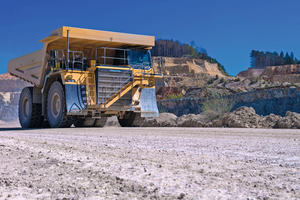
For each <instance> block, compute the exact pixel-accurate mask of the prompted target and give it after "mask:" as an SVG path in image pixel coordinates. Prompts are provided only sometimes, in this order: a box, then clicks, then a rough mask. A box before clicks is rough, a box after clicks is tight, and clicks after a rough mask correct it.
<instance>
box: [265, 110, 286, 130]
mask: <svg viewBox="0 0 300 200" xmlns="http://www.w3.org/2000/svg"><path fill="white" fill-rule="evenodd" d="M281 118H282V117H281V116H279V115H274V114H273V113H271V114H270V115H267V116H265V117H262V118H261V119H260V121H259V125H260V126H261V127H263V128H274V127H275V125H276V122H277V121H278V120H280V119H281Z"/></svg>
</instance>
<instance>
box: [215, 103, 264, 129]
mask: <svg viewBox="0 0 300 200" xmlns="http://www.w3.org/2000/svg"><path fill="white" fill-rule="evenodd" d="M261 118H262V116H260V115H257V114H256V112H255V110H254V109H253V108H252V107H246V106H242V107H240V108H238V109H236V110H235V111H233V112H232V113H229V114H227V115H225V116H223V117H222V118H221V119H219V120H216V121H214V122H213V126H214V127H221V126H225V127H237V128H257V127H260V125H259V121H260V120H261Z"/></svg>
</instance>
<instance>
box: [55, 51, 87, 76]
mask: <svg viewBox="0 0 300 200" xmlns="http://www.w3.org/2000/svg"><path fill="white" fill-rule="evenodd" d="M52 51H55V58H50V60H55V63H56V62H59V61H61V63H62V66H61V68H62V69H67V70H68V69H70V65H69V63H72V66H71V69H72V70H74V67H75V63H80V64H81V71H83V67H84V53H83V52H82V51H70V50H69V52H68V51H67V50H63V49H53V50H52ZM65 52H66V53H67V58H69V57H70V56H69V54H70V53H71V54H72V61H70V60H68V59H66V58H65ZM76 54H80V56H79V57H81V58H82V60H81V61H78V60H75V55H76ZM60 55H61V57H60Z"/></svg>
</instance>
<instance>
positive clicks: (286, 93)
mask: <svg viewBox="0 0 300 200" xmlns="http://www.w3.org/2000/svg"><path fill="white" fill-rule="evenodd" d="M226 98H229V99H231V100H232V101H234V102H235V105H234V107H233V108H232V110H231V111H233V110H235V109H237V108H239V107H241V106H248V107H253V108H254V109H255V111H256V113H257V114H259V115H263V116H265V115H269V114H271V113H273V114H276V115H280V116H284V115H285V113H286V111H292V112H297V113H300V88H295V87H293V88H292V87H288V88H276V89H266V90H257V91H253V92H244V93H237V94H234V95H230V96H226ZM206 100H209V99H207V98H198V99H173V100H163V101H158V102H157V105H158V109H159V111H160V112H170V113H174V114H175V115H177V116H181V115H184V114H189V113H194V114H199V113H201V112H202V105H203V102H204V101H206Z"/></svg>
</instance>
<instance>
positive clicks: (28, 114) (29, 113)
mask: <svg viewBox="0 0 300 200" xmlns="http://www.w3.org/2000/svg"><path fill="white" fill-rule="evenodd" d="M32 94H33V87H26V88H24V89H23V90H22V93H21V95H20V100H19V121H20V125H21V126H22V128H40V127H41V126H42V125H43V122H44V117H43V116H41V115H42V104H37V103H33V97H32Z"/></svg>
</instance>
